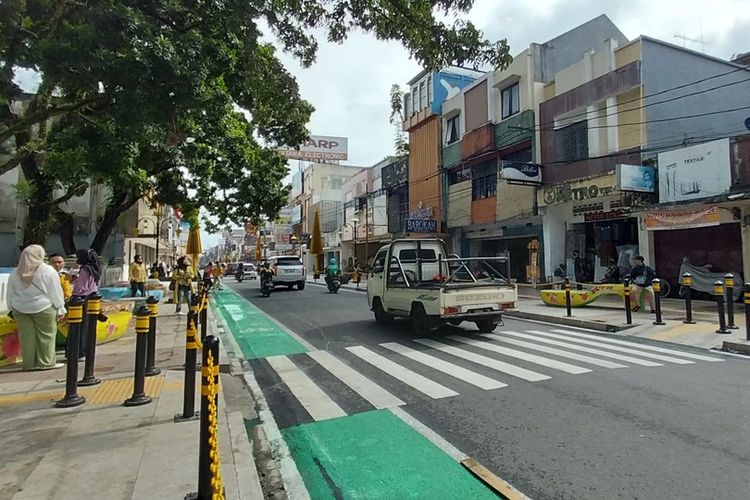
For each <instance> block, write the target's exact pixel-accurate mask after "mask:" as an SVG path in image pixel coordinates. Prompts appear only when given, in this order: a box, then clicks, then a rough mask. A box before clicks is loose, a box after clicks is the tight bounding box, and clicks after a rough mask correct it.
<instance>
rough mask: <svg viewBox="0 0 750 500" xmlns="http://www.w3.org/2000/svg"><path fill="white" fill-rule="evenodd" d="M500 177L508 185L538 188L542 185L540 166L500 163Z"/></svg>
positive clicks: (516, 162) (515, 162) (518, 162)
mask: <svg viewBox="0 0 750 500" xmlns="http://www.w3.org/2000/svg"><path fill="white" fill-rule="evenodd" d="M500 177H501V178H503V179H505V180H507V181H508V184H524V185H534V186H538V185H541V184H542V166H541V165H537V164H536V163H523V162H520V161H501V162H500Z"/></svg>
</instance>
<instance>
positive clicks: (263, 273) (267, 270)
mask: <svg viewBox="0 0 750 500" xmlns="http://www.w3.org/2000/svg"><path fill="white" fill-rule="evenodd" d="M275 275H276V273H275V272H274V270H273V268H272V267H271V263H270V262H268V261H265V262H264V263H263V267H262V268H261V269H260V283H261V285H262V284H263V283H265V281H266V280H267V279H269V280H273V277H274V276H275Z"/></svg>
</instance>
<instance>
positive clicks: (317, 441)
mask: <svg viewBox="0 0 750 500" xmlns="http://www.w3.org/2000/svg"><path fill="white" fill-rule="evenodd" d="M281 433H282V435H283V436H284V440H285V441H286V442H287V445H288V446H289V450H290V452H291V454H292V457H293V458H294V461H295V462H296V463H297V468H298V469H299V471H300V474H301V475H302V478H303V479H304V481H305V486H306V487H307V489H308V491H309V492H310V497H311V498H314V499H316V500H318V499H323V498H331V499H338V498H347V499H349V498H368V499H369V498H435V499H442V498H471V499H482V498H488V499H489V498H492V499H497V496H496V495H495V494H494V493H492V492H491V491H490V490H489V489H487V487H486V486H484V485H483V484H482V483H481V482H480V481H479V480H477V479H476V478H475V477H474V476H473V475H472V474H471V473H470V472H469V471H467V470H466V469H464V468H463V467H462V466H461V464H459V463H458V462H456V461H455V460H453V459H452V458H451V457H450V456H448V455H447V454H446V453H445V452H443V451H442V450H441V449H440V448H438V447H437V446H435V445H434V444H432V443H431V442H430V441H429V440H428V439H427V438H425V437H424V436H422V435H421V434H420V433H418V432H417V431H415V430H414V429H412V428H411V427H409V425H408V424H406V423H405V422H403V421H402V420H401V419H399V418H398V417H396V416H395V415H393V414H392V413H391V412H390V411H388V410H376V411H369V412H365V413H359V414H356V415H352V416H348V417H341V418H335V419H331V420H324V421H322V422H313V423H310V424H303V425H299V426H296V427H290V428H287V429H283V430H282V431H281Z"/></svg>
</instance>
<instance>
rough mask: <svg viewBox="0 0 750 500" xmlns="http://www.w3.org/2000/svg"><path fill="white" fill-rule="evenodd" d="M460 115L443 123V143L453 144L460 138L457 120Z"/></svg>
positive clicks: (459, 127) (459, 126)
mask: <svg viewBox="0 0 750 500" xmlns="http://www.w3.org/2000/svg"><path fill="white" fill-rule="evenodd" d="M460 118H461V115H456V116H454V117H452V118H448V120H447V121H446V122H445V143H446V144H453V143H454V142H456V141H458V140H459V139H460V138H461V125H460V123H459V121H458V120H459V119H460Z"/></svg>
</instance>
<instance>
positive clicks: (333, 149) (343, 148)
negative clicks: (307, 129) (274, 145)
mask: <svg viewBox="0 0 750 500" xmlns="http://www.w3.org/2000/svg"><path fill="white" fill-rule="evenodd" d="M278 151H279V153H281V154H282V155H283V156H286V157H287V158H289V159H294V160H308V161H315V160H346V159H347V158H348V139H347V138H346V137H329V136H327V135H311V136H310V139H308V140H307V141H305V142H303V143H302V144H300V145H299V149H293V148H288V147H284V148H279V149H278Z"/></svg>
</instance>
